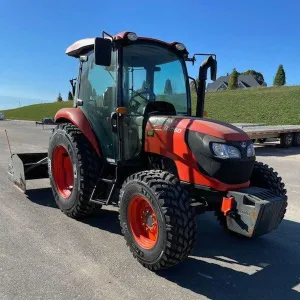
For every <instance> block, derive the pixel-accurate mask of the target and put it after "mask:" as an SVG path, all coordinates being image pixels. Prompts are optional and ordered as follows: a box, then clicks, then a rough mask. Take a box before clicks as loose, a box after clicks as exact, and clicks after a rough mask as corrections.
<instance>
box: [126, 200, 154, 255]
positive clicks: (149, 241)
mask: <svg viewBox="0 0 300 300" xmlns="http://www.w3.org/2000/svg"><path fill="white" fill-rule="evenodd" d="M128 221H129V225H130V228H131V231H132V234H133V236H134V238H135V240H136V242H137V243H138V244H139V245H140V246H141V247H142V248H144V249H148V250H149V249H152V248H153V247H154V246H155V244H156V242H157V239H158V224H157V217H156V214H155V212H154V210H153V208H152V206H151V204H150V202H149V201H148V200H147V199H146V198H145V197H143V196H135V197H133V198H132V199H131V200H130V202H129V205H128Z"/></svg>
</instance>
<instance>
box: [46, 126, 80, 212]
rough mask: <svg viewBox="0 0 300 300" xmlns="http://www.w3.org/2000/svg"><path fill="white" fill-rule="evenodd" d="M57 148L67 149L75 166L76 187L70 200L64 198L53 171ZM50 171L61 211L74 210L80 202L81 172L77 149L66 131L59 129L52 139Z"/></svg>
mask: <svg viewBox="0 0 300 300" xmlns="http://www.w3.org/2000/svg"><path fill="white" fill-rule="evenodd" d="M57 146H63V147H65V148H66V149H67V151H68V154H69V155H70V158H71V162H72V166H73V176H74V185H73V190H72V193H71V195H70V196H69V197H68V198H63V197H62V196H61V195H60V193H59V191H58V189H57V186H56V183H55V180H54V177H53V174H52V169H53V164H54V163H55V162H54V161H53V152H54V149H55V148H56V147H57ZM48 170H49V178H50V183H51V186H52V191H53V194H54V196H55V201H56V203H57V205H58V206H59V208H60V209H62V210H64V211H69V210H72V208H73V207H74V206H75V205H76V202H77V200H78V193H79V189H80V184H79V183H80V172H79V163H78V158H77V155H76V149H75V147H74V145H73V143H72V141H71V138H70V136H69V135H68V134H67V132H66V131H64V130H62V129H57V131H56V132H55V133H54V134H53V135H52V137H51V138H50V143H49V150H48Z"/></svg>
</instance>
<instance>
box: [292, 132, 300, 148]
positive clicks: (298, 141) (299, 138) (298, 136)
mask: <svg viewBox="0 0 300 300" xmlns="http://www.w3.org/2000/svg"><path fill="white" fill-rule="evenodd" d="M293 145H294V146H300V132H296V133H294V139H293Z"/></svg>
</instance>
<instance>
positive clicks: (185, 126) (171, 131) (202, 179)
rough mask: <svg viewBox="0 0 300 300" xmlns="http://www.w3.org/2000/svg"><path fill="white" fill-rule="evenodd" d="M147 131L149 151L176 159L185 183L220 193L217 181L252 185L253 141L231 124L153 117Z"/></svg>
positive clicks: (182, 118) (189, 118)
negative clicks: (203, 186) (204, 186)
mask: <svg viewBox="0 0 300 300" xmlns="http://www.w3.org/2000/svg"><path fill="white" fill-rule="evenodd" d="M145 130H146V131H145V151H146V152H152V153H156V154H159V155H161V156H164V157H168V158H170V159H172V160H173V161H174V162H175V164H176V166H177V170H179V177H180V179H181V180H183V181H187V182H192V183H197V184H202V185H208V186H211V187H213V188H216V189H220V186H213V185H212V182H214V180H217V181H218V182H222V183H224V184H226V185H239V184H246V183H247V182H248V181H249V178H250V176H251V173H252V169H253V166H254V161H255V154H254V151H253V152H252V153H253V154H251V151H250V152H249V153H250V155H249V153H248V150H252V149H253V145H252V140H251V139H250V138H249V136H248V135H247V134H246V133H245V132H244V131H242V130H241V129H239V128H237V127H235V126H233V125H231V124H227V123H224V122H220V121H216V120H211V119H199V118H194V117H179V116H151V117H150V118H149V119H148V122H147V124H146V128H145ZM215 146H217V147H216V148H218V147H221V150H219V151H220V152H218V153H216V152H215V148H214V147H215ZM222 147H225V150H222V149H223V148H222ZM222 151H223V152H222ZM224 151H225V152H224ZM233 152H234V153H233ZM224 153H226V154H225V155H224ZM233 154H235V156H234V155H233ZM222 155H223V156H222ZM226 155H227V156H226ZM193 170H194V171H193ZM193 172H194V173H193ZM198 175H199V176H198ZM197 176H198V177H197ZM197 178H198V179H197Z"/></svg>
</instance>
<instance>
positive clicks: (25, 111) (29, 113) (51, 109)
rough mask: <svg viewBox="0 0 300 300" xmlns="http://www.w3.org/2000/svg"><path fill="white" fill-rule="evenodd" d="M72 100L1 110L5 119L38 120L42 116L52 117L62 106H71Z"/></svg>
mask: <svg viewBox="0 0 300 300" xmlns="http://www.w3.org/2000/svg"><path fill="white" fill-rule="evenodd" d="M72 105H73V101H63V102H53V103H43V104H33V105H28V106H23V107H20V108H15V109H8V110H3V111H2V112H3V113H4V115H5V118H6V119H16V120H31V121H39V120H41V119H42V118H44V117H54V115H55V113H56V112H57V111H58V110H59V109H60V108H64V107H72Z"/></svg>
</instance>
